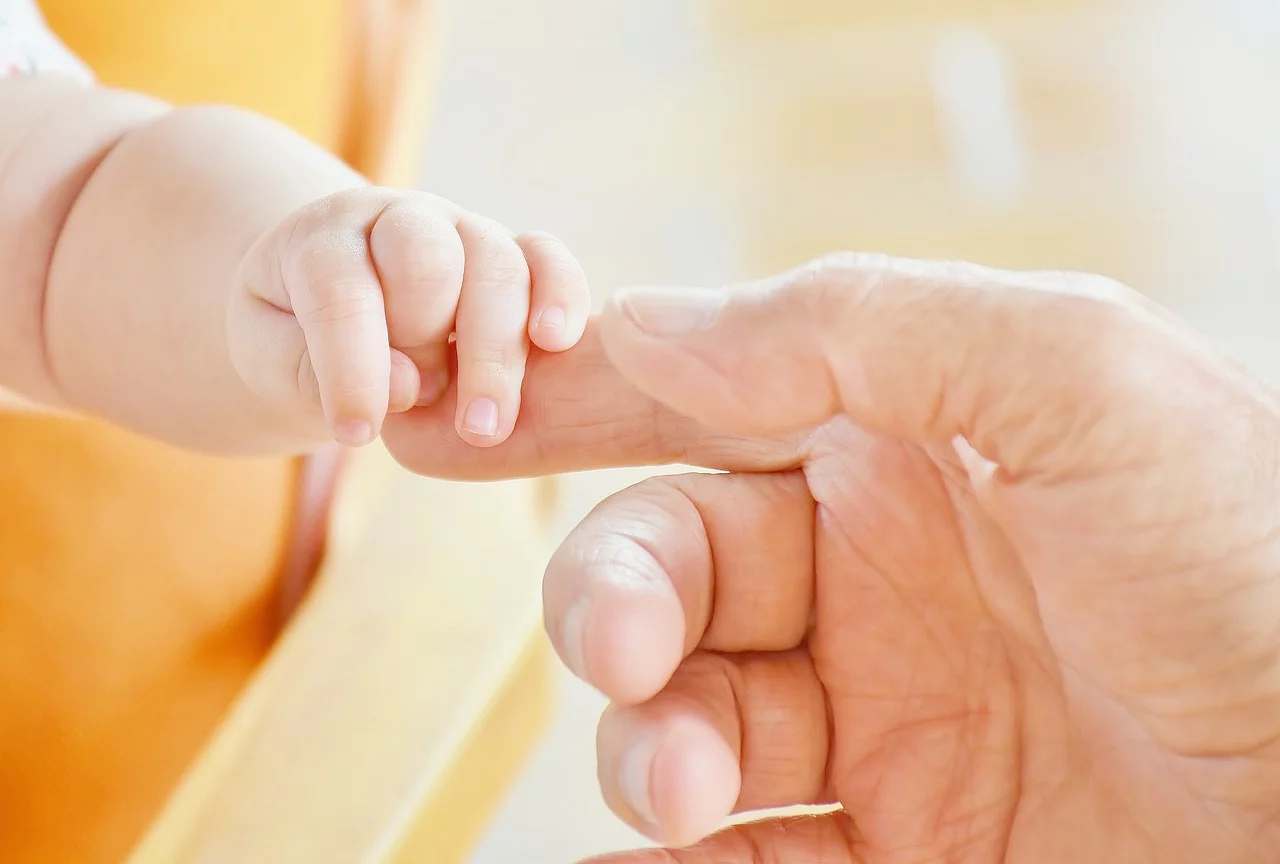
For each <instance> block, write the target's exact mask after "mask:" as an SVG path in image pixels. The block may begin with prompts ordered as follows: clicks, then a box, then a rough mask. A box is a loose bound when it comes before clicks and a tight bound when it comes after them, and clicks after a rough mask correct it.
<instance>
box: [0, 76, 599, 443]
mask: <svg viewBox="0 0 1280 864" xmlns="http://www.w3.org/2000/svg"><path fill="white" fill-rule="evenodd" d="M0 117H3V118H4V123H3V124H0V273H3V274H4V276H3V282H0V407H5V406H7V407H10V408H18V409H26V410H30V409H31V408H32V407H33V406H39V407H43V408H45V409H52V410H65V411H71V412H85V413H89V414H94V415H98V416H101V417H103V418H105V419H108V420H110V421H113V422H115V423H118V424H120V425H123V426H126V427H128V428H131V429H133V430H135V431H139V432H142V433H144V434H147V435H151V436H153V437H157V438H160V439H163V440H166V441H169V442H171V443H174V444H177V445H179V446H183V447H187V448H193V449H201V450H208V451H213V452H221V453H230V454H255V455H256V454H276V453H297V452H307V451H311V450H315V449H317V448H318V447H320V446H322V445H324V444H326V443H332V442H333V441H334V440H335V439H336V440H337V441H338V442H340V443H343V444H348V445H360V444H365V443H368V442H369V441H371V440H373V438H375V437H376V436H377V434H378V432H379V430H380V429H381V426H382V423H383V420H384V419H385V416H386V415H387V413H388V412H398V411H404V410H406V409H408V408H409V407H412V406H414V405H415V404H420V403H429V402H431V401H432V400H434V399H436V398H438V397H439V395H440V394H441V393H442V392H443V391H444V386H445V384H446V383H447V381H448V377H449V375H450V371H449V370H450V366H449V360H448V358H449V357H451V356H452V355H453V354H454V353H455V350H456V355H457V366H456V375H457V376H458V378H459V381H460V384H461V388H462V392H463V394H464V396H465V397H466V398H465V399H464V400H463V404H462V406H461V407H460V408H459V410H458V412H457V416H456V417H455V422H454V424H453V425H454V428H455V430H456V432H457V434H459V435H460V436H462V437H463V438H464V439H466V440H467V441H468V442H469V443H470V444H472V445H475V446H481V447H485V446H492V445H494V444H496V443H500V442H501V441H503V440H505V438H506V437H507V435H509V434H510V430H511V428H512V426H513V425H514V423H515V420H516V416H517V414H518V412H519V407H520V384H521V380H522V378H523V373H524V365H525V362H526V359H527V357H528V356H529V352H530V350H531V349H532V348H538V349H542V350H547V351H562V350H565V349H566V348H569V347H570V346H572V345H573V344H574V343H575V342H576V341H577V339H578V338H579V336H580V335H581V333H582V328H583V326H584V325H585V321H586V318H587V315H588V313H589V311H590V297H589V294H588V291H587V285H586V279H585V276H584V275H583V273H582V270H581V268H580V267H579V266H578V265H577V263H576V261H575V260H574V259H573V257H572V256H571V255H570V254H569V252H568V250H567V249H565V247H564V246H563V245H562V244H561V243H559V241H557V240H555V239H554V238H552V237H549V236H547V235H541V234H531V235H520V236H517V235H515V234H513V233H512V232H510V231H508V230H507V229H505V228H503V227H502V226H500V225H498V224H497V223H495V222H493V221H492V220H490V219H486V218H484V217H481V216H477V215H475V214H472V213H469V212H467V211H465V210H463V209H461V208H459V207H457V206H456V205H454V204H452V203H450V202H448V201H444V200H442V199H439V198H436V197H434V196H430V195H427V194H423V193H416V192H409V191H403V190H391V189H377V188H370V187H368V186H367V185H366V183H365V181H364V180H363V179H362V178H361V177H359V176H358V175H356V174H355V173H354V172H352V171H351V170H350V169H348V168H346V167H345V166H344V165H342V164H341V163H340V162H339V161H338V160H336V159H335V158H333V157H332V156H330V155H329V154H328V153H326V152H324V151H323V150H321V149H320V148H318V147H315V146H314V145H312V144H310V143H308V142H307V141H305V140H303V139H302V138H300V137H299V136H297V135H295V134H294V133H292V132H290V131H289V130H287V129H285V128H283V127H281V126H279V125H277V124H275V123H273V122H271V121H268V120H266V119H263V118H261V117H257V116H254V115H252V114H248V113H245V112H242V111H237V110H233V109H229V108H217V107H192V108H181V109H176V110H175V109H170V108H168V107H167V106H165V105H162V104H159V103H156V102H154V101H153V100H150V99H147V98H145V97H142V96H138V95H136V94H130V93H122V92H117V91H111V90H107V89H104V88H95V87H90V86H84V85H82V84H80V83H78V82H75V81H72V80H70V79H66V78H60V77H58V76H55V75H39V76H33V77H30V78H14V79H6V80H0ZM451 339H454V340H456V349H455V348H452V347H451V341H450V340H451Z"/></svg>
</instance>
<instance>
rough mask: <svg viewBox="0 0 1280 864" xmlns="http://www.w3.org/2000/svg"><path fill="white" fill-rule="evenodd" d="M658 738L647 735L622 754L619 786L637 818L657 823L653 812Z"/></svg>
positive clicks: (652, 823) (651, 823) (649, 822)
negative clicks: (654, 773)
mask: <svg viewBox="0 0 1280 864" xmlns="http://www.w3.org/2000/svg"><path fill="white" fill-rule="evenodd" d="M658 743H659V742H658V739H657V738H656V737H654V736H653V735H651V734H650V735H645V736H644V737H642V738H640V740H638V741H636V742H635V743H633V744H632V745H631V746H630V747H629V748H628V749H627V751H626V752H625V753H624V754H623V755H622V764H621V765H620V766H619V770H618V786H619V791H621V792H622V797H623V799H624V800H625V801H626V802H627V807H629V808H630V809H631V812H632V813H634V814H635V815H636V817H637V818H639V819H641V820H642V821H644V822H646V823H648V824H649V825H657V824H658V820H657V817H656V816H655V815H654V813H653V792H652V789H651V787H652V780H653V758H654V756H656V755H657V754H658Z"/></svg>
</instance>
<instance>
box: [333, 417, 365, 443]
mask: <svg viewBox="0 0 1280 864" xmlns="http://www.w3.org/2000/svg"><path fill="white" fill-rule="evenodd" d="M334 437H335V438H337V439H338V443H339V444H341V445H343V446H344V447H363V446H365V445H366V444H369V443H371V442H372V441H373V439H374V437H375V435H374V432H373V424H372V423H369V422H367V421H365V420H347V421H344V422H342V423H339V424H338V428H337V429H336V430H334Z"/></svg>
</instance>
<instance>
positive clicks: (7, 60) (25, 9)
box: [0, 0, 93, 83]
mask: <svg viewBox="0 0 1280 864" xmlns="http://www.w3.org/2000/svg"><path fill="white" fill-rule="evenodd" d="M43 73H53V74H62V75H71V76H73V77H75V78H77V79H79V80H81V81H84V82H86V83H87V82H90V81H92V80H93V74H92V73H91V72H90V71H89V69H88V67H87V66H85V65H84V63H82V62H80V60H79V59H78V58H77V57H76V56H75V55H74V54H72V53H71V52H70V51H69V50H67V47H66V46H65V45H63V44H62V42H61V41H59V39H58V37H57V36H55V35H53V33H51V32H49V28H48V26H47V25H46V24H45V21H44V17H43V16H41V14H40V10H39V9H38V8H37V7H36V4H35V3H34V2H33V0H0V78H9V77H13V76H15V75H39V74H43Z"/></svg>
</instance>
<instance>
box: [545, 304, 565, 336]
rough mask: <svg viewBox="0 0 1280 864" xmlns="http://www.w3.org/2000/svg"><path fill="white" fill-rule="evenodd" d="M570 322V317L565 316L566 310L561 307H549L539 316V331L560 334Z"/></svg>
mask: <svg viewBox="0 0 1280 864" xmlns="http://www.w3.org/2000/svg"><path fill="white" fill-rule="evenodd" d="M568 320H569V318H568V316H567V315H565V314H564V310H563V309H561V308H560V307H559V306H548V307H547V308H546V309H543V310H542V314H541V315H539V316H538V329H539V330H544V331H548V332H551V333H558V332H559V331H561V330H563V329H564V327H565V323H566V322H567V321H568Z"/></svg>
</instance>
